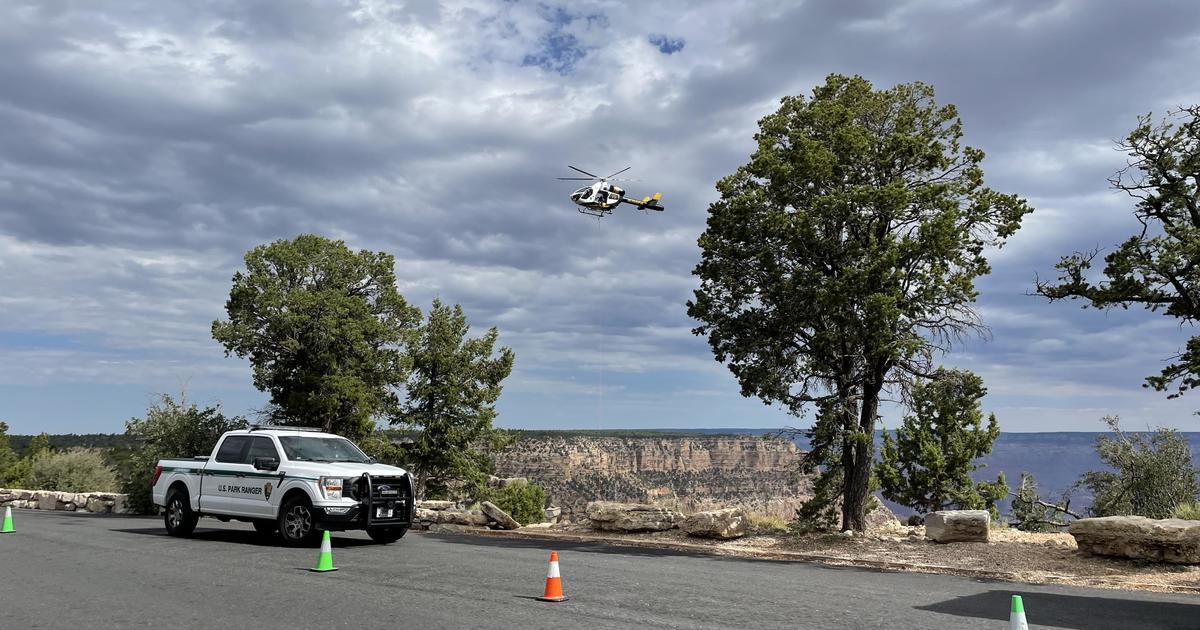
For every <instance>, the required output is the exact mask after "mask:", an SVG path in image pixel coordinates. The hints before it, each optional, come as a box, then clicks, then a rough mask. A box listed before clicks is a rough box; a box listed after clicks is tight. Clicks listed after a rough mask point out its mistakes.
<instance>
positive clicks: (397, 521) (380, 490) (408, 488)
mask: <svg viewBox="0 0 1200 630" xmlns="http://www.w3.org/2000/svg"><path fill="white" fill-rule="evenodd" d="M359 483H361V484H362V486H363V487H364V488H366V496H365V497H360V498H359V501H358V504H359V508H360V509H361V510H362V511H363V513H365V514H366V526H367V527H376V526H377V527H385V526H387V527H390V526H407V525H412V521H413V513H414V510H415V507H416V506H415V502H414V501H413V484H412V476H411V475H399V476H393V475H389V476H379V477H372V476H371V474H370V473H363V474H362V477H360V479H359ZM377 507H388V508H391V509H392V518H377V517H376V516H375V508H377Z"/></svg>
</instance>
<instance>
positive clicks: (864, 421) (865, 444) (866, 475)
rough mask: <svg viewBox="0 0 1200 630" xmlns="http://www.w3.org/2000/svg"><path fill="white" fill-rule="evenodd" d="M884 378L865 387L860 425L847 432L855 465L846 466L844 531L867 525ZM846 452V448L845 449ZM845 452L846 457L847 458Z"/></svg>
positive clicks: (843, 509) (855, 529)
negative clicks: (880, 398)
mask: <svg viewBox="0 0 1200 630" xmlns="http://www.w3.org/2000/svg"><path fill="white" fill-rule="evenodd" d="M882 384H883V379H882V378H880V379H876V381H875V382H874V383H869V384H867V386H866V387H865V388H864V391H863V399H862V407H861V408H860V409H859V418H858V423H857V426H855V427H853V429H852V430H851V431H850V432H849V434H848V435H847V436H846V440H845V443H844V446H843V449H847V450H852V451H853V456H852V457H850V458H849V460H850V462H851V465H850V466H847V467H846V468H845V471H844V474H845V480H846V481H845V483H846V486H845V492H844V493H843V495H842V531H849V530H854V531H856V532H861V531H865V530H866V529H867V498H868V497H870V496H871V467H872V466H873V465H874V463H875V417H876V416H877V415H879V392H880V391H881V390H882ZM843 452H845V451H843ZM846 459H847V458H846V457H845V455H843V461H846Z"/></svg>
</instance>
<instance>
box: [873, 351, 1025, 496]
mask: <svg viewBox="0 0 1200 630" xmlns="http://www.w3.org/2000/svg"><path fill="white" fill-rule="evenodd" d="M986 393H987V390H986V389H985V388H984V387H983V379H982V378H980V377H978V376H976V375H975V374H972V373H971V372H969V371H965V370H962V371H960V370H947V369H944V368H943V369H939V370H938V371H937V372H936V373H935V374H934V375H933V377H932V378H931V379H930V380H929V381H927V382H922V383H918V384H917V385H916V386H914V388H913V392H912V396H913V401H912V408H913V414H912V415H909V416H906V417H905V418H904V423H903V425H902V426H901V427H900V428H899V429H897V430H896V431H895V437H894V438H893V437H892V436H891V435H890V434H888V433H887V432H885V433H884V434H883V445H882V447H881V448H880V455H881V458H882V461H881V462H880V463H879V464H878V466H877V467H876V476H877V477H878V479H879V483H880V486H881V487H882V490H883V496H885V497H887V498H888V499H891V500H892V501H895V502H897V503H900V504H902V505H908V506H911V507H913V508H915V509H916V510H917V511H918V512H922V513H927V512H936V511H938V510H943V509H946V508H949V507H954V508H959V509H988V510H993V511H994V510H995V505H996V502H997V501H999V500H1000V499H1002V498H1004V497H1005V496H1006V495H1007V494H1008V484H1007V483H1005V481H1004V474H1003V473H1001V474H1000V476H999V477H998V478H997V479H996V481H995V482H979V483H976V482H975V481H974V480H972V479H971V473H972V472H974V471H975V470H978V469H979V468H980V465H978V464H976V463H975V460H976V459H977V458H979V457H982V456H984V455H987V454H988V453H990V452H991V451H992V443H993V442H995V441H996V438H997V437H998V436H999V435H1000V427H999V426H998V425H997V424H996V415H995V414H992V415H990V416H989V417H988V423H987V427H986V428H984V426H983V412H982V410H981V409H980V404H979V401H980V400H981V399H982V398H983V396H984V395H985V394H986Z"/></svg>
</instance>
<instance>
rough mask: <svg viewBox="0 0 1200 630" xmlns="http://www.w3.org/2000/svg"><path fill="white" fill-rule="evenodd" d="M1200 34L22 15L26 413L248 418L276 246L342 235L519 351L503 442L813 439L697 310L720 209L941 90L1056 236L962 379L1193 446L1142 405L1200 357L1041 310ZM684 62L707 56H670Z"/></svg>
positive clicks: (851, 14)
mask: <svg viewBox="0 0 1200 630" xmlns="http://www.w3.org/2000/svg"><path fill="white" fill-rule="evenodd" d="M1197 13H1200V7H1196V6H1195V5H1194V4H1193V3H1186V2H1177V3H1169V2H1152V3H1141V4H1136V5H1135V4H1122V3H1117V4H1114V5H1112V6H1108V7H1105V9H1104V10H1102V11H1101V10H1095V8H1094V7H1093V6H1092V5H1085V4H1084V3H1082V2H1059V3H1053V4H1047V3H1043V2H1031V1H1026V2H975V3H966V4H963V3H942V2H930V3H915V2H913V3H890V2H832V1H830V2H807V3H802V4H801V3H792V2H777V3H762V2H754V3H739V2H733V3H702V4H695V3H682V2H681V3H656V4H654V5H652V6H643V5H642V4H638V3H628V4H627V3H619V2H618V3H610V2H603V3H601V2H594V3H591V2H589V3H571V4H569V5H566V4H561V5H560V4H556V3H535V2H525V1H523V0H522V1H517V2H488V1H485V0H462V1H456V2H447V3H441V4H435V3H425V2H416V3H400V2H384V1H382V0H380V1H368V0H363V1H360V2H348V3H323V2H311V3H308V2H305V3H299V2H261V3H259V2H256V3H248V4H247V3H237V2H217V3H207V4H186V3H185V4H168V3H157V2H122V3H75V2H36V3H34V2H30V3H10V4H8V5H6V6H5V7H4V8H3V9H0V82H3V84H4V85H6V86H9V88H8V89H6V90H5V91H3V93H0V138H3V139H4V140H3V144H0V193H2V196H0V285H2V286H3V287H4V288H5V290H4V291H3V295H2V296H0V348H4V352H5V356H6V358H9V359H10V360H9V361H8V362H6V363H7V364H8V365H7V366H6V367H5V368H4V369H3V370H0V386H5V387H26V388H35V387H36V388H51V389H53V388H56V387H57V388H61V389H60V390H61V391H67V390H68V389H70V388H85V387H88V388H92V387H95V386H96V385H97V384H109V385H111V386H112V387H114V388H115V389H114V391H119V392H123V393H121V394H119V395H120V396H123V397H124V398H122V400H123V401H125V404H127V405H128V411H127V413H126V414H125V415H132V414H135V413H137V412H138V410H139V409H140V408H142V407H143V406H144V404H145V399H144V397H143V396H141V395H138V396H131V395H130V394H129V392H134V391H147V390H148V391H153V390H155V389H162V388H170V387H171V382H178V380H180V379H186V378H190V379H191V381H190V382H191V387H192V388H193V389H195V390H208V391H214V392H217V391H219V392H226V393H228V392H235V393H234V394H230V396H232V398H234V399H236V400H238V401H241V404H245V405H251V404H253V400H254V398H253V395H247V396H243V395H242V394H237V393H236V392H244V391H245V390H246V389H247V388H249V375H248V372H247V370H246V366H245V365H244V364H243V363H242V362H240V361H238V360H235V359H226V358H224V357H223V356H222V353H221V352H220V348H219V347H218V346H217V345H216V344H215V342H212V341H211V339H209V336H208V324H209V322H211V320H212V319H213V318H215V317H219V316H220V315H221V309H222V307H223V302H224V299H225V296H226V292H227V291H228V286H229V278H230V276H231V275H232V274H233V272H234V271H235V270H236V269H237V268H238V267H239V266H240V258H241V255H242V254H243V253H244V252H245V251H246V250H247V249H249V248H251V247H253V246H255V245H257V244H259V243H262V242H265V241H269V240H273V239H276V238H290V237H292V236H295V235H296V234H298V233H301V232H316V233H321V234H325V235H329V236H333V237H337V238H343V239H345V240H346V241H347V242H348V243H349V244H350V245H351V246H352V247H364V248H371V249H378V250H385V251H389V252H392V253H394V254H395V255H396V257H397V274H398V277H399V280H400V283H401V286H402V290H403V291H404V293H405V295H406V296H408V297H409V298H410V299H411V300H412V301H413V302H414V303H417V304H419V305H421V306H423V307H427V306H428V303H429V301H430V300H431V299H432V298H433V297H434V296H440V297H441V298H442V299H443V300H447V301H452V302H461V303H462V304H463V305H464V307H465V308H466V309H467V312H468V314H469V316H470V317H471V319H472V322H473V323H474V324H475V326H476V327H477V328H484V327H487V326H492V325H496V326H499V327H500V328H501V337H502V341H503V342H504V343H507V344H510V345H512V346H513V347H514V348H515V349H516V350H517V354H518V366H517V372H516V374H515V375H514V377H513V378H512V379H511V381H510V384H509V394H506V396H505V398H504V399H503V401H502V411H503V414H504V415H503V418H504V419H505V421H506V422H509V423H516V424H521V423H525V424H537V425H539V426H550V425H555V424H568V425H588V424H595V423H614V424H624V425H627V426H628V425H641V426H667V425H674V426H690V425H709V426H712V425H733V424H742V425H746V424H759V425H763V424H766V425H771V424H775V425H778V424H784V423H788V422H791V421H790V420H789V419H787V418H785V417H783V416H782V415H781V414H780V413H779V412H778V410H773V409H771V408H769V407H765V406H762V405H760V404H758V403H756V402H755V401H745V400H741V399H740V398H739V397H738V395H737V387H736V384H734V383H733V381H732V378H731V377H729V376H728V375H727V374H726V373H725V372H724V370H723V368H721V367H720V366H719V365H717V364H716V363H715V362H714V361H713V360H712V358H711V355H710V354H709V352H708V349H707V347H706V345H705V343H704V341H703V340H701V339H697V338H695V337H693V336H691V335H690V333H689V332H688V331H689V330H690V328H691V327H692V326H693V325H694V323H693V322H691V321H689V320H688V318H687V317H686V314H685V309H684V306H683V305H684V303H685V302H686V300H687V299H688V298H689V297H690V293H691V290H692V288H693V287H694V286H695V281H694V279H693V278H692V277H691V276H690V271H691V269H692V267H693V266H694V265H695V262H696V260H697V258H698V256H699V252H698V250H697V247H696V243H695V240H696V237H697V236H698V235H699V233H700V232H701V231H702V230H703V227H704V220H705V209H706V208H707V205H708V204H709V203H710V202H711V201H712V200H713V199H714V198H715V194H716V193H715V191H714V189H713V183H714V182H715V181H716V180H717V179H718V178H719V177H721V176H723V175H726V174H728V173H730V172H731V171H732V170H733V169H735V168H736V167H737V165H738V164H740V163H742V162H744V161H745V160H746V158H747V157H748V155H749V153H750V152H751V151H752V150H753V148H754V145H753V134H754V131H755V129H756V127H755V123H756V121H757V120H758V119H759V118H760V117H761V116H763V115H765V114H767V113H769V112H770V111H772V110H773V109H774V108H775V107H776V105H777V102H778V99H779V98H780V97H781V96H783V95H785V94H797V93H808V92H809V91H810V90H811V88H812V86H813V85H815V84H816V83H818V82H820V81H821V80H822V79H823V77H824V76H825V75H826V74H827V73H829V72H846V73H860V74H863V75H864V76H866V77H868V78H870V79H871V80H873V81H875V82H876V84H877V85H878V86H880V87H883V86H887V85H891V84H894V83H896V82H901V81H911V80H922V81H926V82H928V83H931V84H932V85H934V87H935V88H936V89H937V90H938V97H939V100H941V101H942V102H953V103H955V104H956V105H957V106H958V107H959V109H960V112H961V114H962V116H963V119H964V124H965V126H966V131H967V134H968V139H969V141H970V142H971V143H972V144H974V145H977V146H980V147H981V148H983V149H985V150H986V151H987V152H988V155H989V158H988V160H987V163H986V166H987V168H988V173H989V181H990V182H991V183H992V184H993V185H994V186H995V187H997V188H998V189H1001V190H1004V191H1008V192H1016V193H1018V194H1021V195H1024V196H1028V197H1029V198H1030V200H1031V202H1032V203H1033V204H1034V205H1035V206H1036V207H1037V208H1038V211H1037V212H1036V213H1035V214H1034V215H1033V216H1032V217H1031V218H1030V220H1029V223H1028V224H1027V226H1026V227H1025V228H1024V229H1023V230H1022V232H1021V233H1019V234H1018V235H1017V237H1015V238H1014V239H1013V240H1012V243H1011V245H1010V246H1009V247H1007V248H1006V249H1005V250H1002V251H1001V252H998V253H996V254H994V255H993V261H994V267H995V274H994V276H993V277H991V278H989V279H987V280H986V281H985V282H983V283H982V285H981V287H982V289H983V299H982V301H981V307H982V309H983V312H984V314H985V316H986V317H987V318H988V320H989V322H990V323H991V324H992V327H993V333H994V334H993V337H992V340H991V341H990V342H987V343H982V342H979V343H975V342H973V343H971V344H968V345H967V346H966V347H964V348H963V349H962V351H961V352H959V353H956V354H954V355H952V356H950V357H947V362H949V363H955V364H962V365H965V366H968V367H973V368H974V369H978V370H979V371H980V372H981V373H983V374H984V376H985V377H986V378H987V380H988V383H989V387H991V388H992V392H993V394H992V396H990V397H989V403H991V404H993V405H995V406H996V407H998V408H1000V409H1004V410H1008V411H1005V412H1004V413H1002V414H1001V416H1002V422H1004V423H1005V426H1006V428H1011V429H1031V428H1092V426H1091V424H1089V423H1091V422H1092V421H1093V420H1094V418H1095V417H1098V415H1102V414H1099V413H1094V411H1095V410H1094V409H1093V408H1100V407H1105V408H1110V409H1113V410H1119V411H1122V412H1123V413H1127V414H1132V415H1133V416H1135V417H1137V418H1155V419H1157V420H1159V421H1162V422H1168V423H1174V424H1185V423H1186V422H1188V421H1189V418H1188V414H1189V413H1190V407H1188V406H1187V404H1186V400H1185V401H1184V402H1183V403H1181V404H1173V403H1167V402H1165V401H1163V400H1162V398H1163V397H1162V395H1161V394H1157V395H1156V394H1153V393H1147V392H1143V391H1141V389H1140V388H1139V387H1138V384H1139V383H1140V381H1141V378H1142V377H1144V376H1145V375H1146V374H1149V373H1152V372H1154V371H1156V370H1157V369H1158V367H1159V366H1160V365H1161V361H1162V359H1163V358H1165V356H1169V354H1170V353H1171V352H1172V351H1173V348H1176V347H1178V345H1179V344H1181V343H1182V340H1183V339H1184V338H1185V336H1186V331H1180V330H1179V329H1178V328H1173V327H1172V326H1171V322H1169V321H1166V320H1163V319H1162V318H1159V317H1156V316H1153V315H1148V314H1145V313H1135V312H1131V313H1127V314H1109V315H1107V316H1105V315H1102V314H1098V313H1095V312H1081V311H1079V310H1078V309H1076V308H1073V307H1072V306H1070V305H1064V306H1059V305H1048V304H1045V303H1044V302H1040V301H1038V300H1036V299H1035V298H1031V297H1028V296H1026V295H1024V293H1025V292H1026V291H1028V290H1029V288H1030V287H1031V286H1032V280H1033V277H1034V274H1036V273H1041V274H1043V275H1045V274H1048V273H1051V272H1052V267H1053V264H1054V262H1055V260H1056V257H1057V256H1058V255H1060V254H1065V253H1069V252H1070V251H1073V250H1075V249H1085V248H1090V247H1093V246H1095V245H1108V244H1111V243H1115V242H1117V241H1118V240H1120V239H1121V237H1122V236H1124V235H1125V234H1127V233H1128V231H1129V229H1130V227H1129V220H1130V219H1129V215H1128V210H1129V205H1128V202H1127V201H1125V200H1123V199H1120V198H1119V197H1115V196H1114V195H1113V194H1111V193H1109V192H1107V189H1106V186H1107V184H1106V182H1105V180H1104V178H1105V177H1107V175H1109V174H1110V173H1111V172H1113V171H1114V170H1116V169H1117V168H1119V167H1120V166H1121V165H1122V163H1123V162H1122V161H1123V157H1122V156H1121V155H1120V154H1119V153H1117V152H1115V151H1112V150H1111V141H1112V140H1113V139H1114V138H1118V137H1120V136H1121V135H1123V134H1124V133H1125V132H1126V131H1127V130H1128V129H1129V128H1130V127H1131V126H1132V125H1133V123H1134V118H1135V116H1136V114H1137V113H1140V112H1143V111H1147V110H1150V109H1155V110H1162V109H1163V108H1164V107H1166V106H1168V105H1173V104H1177V103H1179V102H1182V101H1185V100H1186V99H1192V100H1196V99H1197V98H1200V89H1198V87H1200V84H1198V82H1197V80H1196V79H1195V77H1194V73H1191V72H1190V71H1188V70H1189V68H1190V64H1191V63H1192V56H1193V55H1192V54H1191V50H1194V45H1195V43H1196V42H1197V38H1198V37H1200V28H1198V27H1197V26H1196V24H1198V23H1200V22H1198V21H1197V19H1196V18H1197V17H1200V16H1198V15H1197ZM643 25H645V26H643ZM663 33H666V34H668V35H669V38H666V39H663V42H664V43H665V44H672V43H673V42H678V43H679V44H680V45H681V46H682V43H683V42H685V41H686V46H682V47H675V46H674V45H672V46H668V47H669V48H672V49H673V50H672V54H664V52H666V51H660V50H661V48H660V47H661V46H662V45H663V44H662V43H660V44H655V45H648V43H647V42H653V41H654V40H653V39H652V37H653V36H655V35H661V34H663ZM566 164H575V165H576V166H580V167H583V168H586V169H589V170H593V169H594V170H603V171H605V172H611V171H615V170H617V169H619V168H622V167H624V166H626V165H633V166H634V169H633V170H632V171H631V172H630V175H631V176H633V177H637V178H641V179H642V180H643V181H642V182H631V183H630V184H628V188H629V189H630V191H631V192H633V193H635V194H641V193H643V192H645V193H650V192H654V191H656V190H657V191H662V192H663V193H664V194H665V202H666V205H667V207H668V210H667V212H666V213H663V214H661V215H657V214H655V215H650V216H642V215H641V213H638V212H636V211H634V210H628V211H625V212H622V213H619V214H618V215H617V216H614V217H612V218H610V219H606V220H604V221H603V222H601V223H597V222H595V221H594V220H590V219H587V218H585V217H582V216H580V215H578V214H576V213H575V212H574V210H573V208H572V207H571V206H570V204H569V203H568V202H567V201H566V195H567V194H568V193H569V192H570V190H571V186H570V184H569V183H567V182H558V181H555V180H554V179H553V178H554V177H556V176H560V175H568V174H570V171H568V170H567V169H566ZM165 381H169V382H166V384H164V382H165ZM601 381H603V382H601ZM139 388H141V389H139ZM88 391H92V392H94V391H99V390H95V389H90V390H88ZM698 392H702V393H703V394H704V395H703V396H700V395H698V394H697V393H698ZM1101 394H1103V395H1101ZM116 395H118V394H114V396H116ZM223 395H224V394H223ZM18 398H20V399H21V400H24V401H25V402H21V403H19V404H17V403H14V405H16V406H13V407H5V405H4V404H3V403H0V416H2V417H6V419H8V420H9V421H10V423H12V424H14V426H15V427H17V429H18V430H33V426H32V425H33V424H34V423H36V422H37V420H36V418H37V417H38V413H37V410H36V409H35V408H34V407H33V406H32V403H30V402H29V397H18ZM246 401H250V402H246ZM697 401H701V402H697ZM106 404H107V405H108V406H104V405H100V406H97V408H98V409H99V408H105V409H109V408H110V407H111V405H112V404H115V403H112V401H106ZM601 409H604V410H607V411H604V412H603V414H602V413H601ZM234 411H235V412H236V411H240V409H235V410H234ZM106 413H107V412H106ZM119 419H120V418H109V417H107V416H105V417H100V416H96V417H90V418H82V417H80V418H78V419H77V420H75V422H77V423H78V426H75V427H73V428H77V429H79V430H84V429H97V430H116V429H118V428H119V425H118V424H117V422H118V421H119ZM63 422H68V421H67V420H63Z"/></svg>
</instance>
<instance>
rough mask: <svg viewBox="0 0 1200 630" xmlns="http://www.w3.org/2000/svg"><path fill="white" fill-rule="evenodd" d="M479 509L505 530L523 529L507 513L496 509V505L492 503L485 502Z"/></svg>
mask: <svg viewBox="0 0 1200 630" xmlns="http://www.w3.org/2000/svg"><path fill="white" fill-rule="evenodd" d="M479 507H480V508H482V509H483V513H484V514H486V515H487V517H488V518H489V519H491V520H493V521H495V522H496V524H497V525H499V526H500V527H502V528H503V529H519V528H520V527H521V524H520V523H518V522H517V521H516V520H515V519H513V517H511V516H509V515H508V513H507V512H505V511H504V510H501V509H500V508H498V507H496V504H495V503H492V502H491V501H484V502H483V503H481V504H480V505H479Z"/></svg>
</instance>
